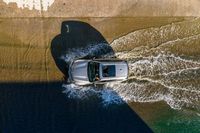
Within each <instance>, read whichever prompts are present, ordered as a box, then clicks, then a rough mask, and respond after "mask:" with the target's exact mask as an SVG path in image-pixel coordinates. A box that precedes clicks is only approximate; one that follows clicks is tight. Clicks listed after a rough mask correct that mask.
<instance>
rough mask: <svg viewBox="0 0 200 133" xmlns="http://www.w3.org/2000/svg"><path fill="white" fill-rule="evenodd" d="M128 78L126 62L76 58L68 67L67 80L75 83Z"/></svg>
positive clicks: (86, 83)
mask: <svg viewBox="0 0 200 133" xmlns="http://www.w3.org/2000/svg"><path fill="white" fill-rule="evenodd" d="M127 78H128V64H127V62H126V61H123V60H117V59H90V60H87V59H77V60H74V61H73V62H72V63H71V65H70V67H69V81H70V82H72V83H75V84H77V85H90V84H104V83H107V82H112V81H124V80H126V79H127Z"/></svg>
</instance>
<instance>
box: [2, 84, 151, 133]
mask: <svg viewBox="0 0 200 133" xmlns="http://www.w3.org/2000/svg"><path fill="white" fill-rule="evenodd" d="M62 84H63V82H43V83H31V82H30V83H0V113H1V114H0V132H2V133H150V132H151V130H150V129H149V128H148V127H147V126H146V124H145V123H144V122H143V121H142V120H141V119H140V118H139V117H138V116H137V114H136V113H135V112H134V111H133V110H132V109H131V108H130V107H129V106H128V105H127V104H121V105H117V104H112V105H109V106H107V107H106V108H105V107H103V106H102V104H101V101H102V99H101V98H99V97H97V96H95V95H94V96H91V97H89V98H88V99H85V100H76V99H70V98H68V97H67V96H66V94H64V93H62Z"/></svg>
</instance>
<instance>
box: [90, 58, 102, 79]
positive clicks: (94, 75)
mask: <svg viewBox="0 0 200 133" xmlns="http://www.w3.org/2000/svg"><path fill="white" fill-rule="evenodd" d="M88 78H89V81H90V82H94V81H98V80H99V79H100V78H99V63H97V62H93V61H90V62H89V63H88Z"/></svg>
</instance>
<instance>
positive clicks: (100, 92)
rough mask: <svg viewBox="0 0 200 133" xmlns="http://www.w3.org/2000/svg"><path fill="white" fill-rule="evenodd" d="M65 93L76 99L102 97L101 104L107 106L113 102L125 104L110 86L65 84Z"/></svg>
mask: <svg viewBox="0 0 200 133" xmlns="http://www.w3.org/2000/svg"><path fill="white" fill-rule="evenodd" d="M63 88H64V91H63V93H65V94H66V96H67V97H68V98H70V99H76V100H86V99H90V98H92V97H97V98H98V99H101V101H102V102H101V104H102V105H103V106H104V107H107V106H109V105H112V104H118V105H121V104H124V101H123V100H122V99H121V97H119V95H118V94H117V93H116V92H115V91H113V90H112V89H111V88H109V87H105V86H104V87H103V88H96V87H94V86H88V87H85V86H84V87H83V86H78V85H75V84H64V85H63Z"/></svg>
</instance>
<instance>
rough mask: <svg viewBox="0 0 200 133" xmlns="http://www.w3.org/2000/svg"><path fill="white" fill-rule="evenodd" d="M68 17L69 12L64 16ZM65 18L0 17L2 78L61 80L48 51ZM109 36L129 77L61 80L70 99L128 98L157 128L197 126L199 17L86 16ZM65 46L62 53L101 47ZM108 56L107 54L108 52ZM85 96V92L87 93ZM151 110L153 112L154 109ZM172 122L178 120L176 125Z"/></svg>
mask: <svg viewBox="0 0 200 133" xmlns="http://www.w3.org/2000/svg"><path fill="white" fill-rule="evenodd" d="M68 19H70V18H68ZM64 20H67V19H65V18H60V19H58V18H56V19H54V18H49V19H37V18H31V19H30V18H29V19H26V18H23V19H17V18H16V19H0V27H1V28H0V65H1V66H0V74H1V76H0V81H1V82H3V83H5V82H6V83H9V82H44V81H62V80H63V76H64V75H63V74H62V73H61V72H60V71H59V69H58V68H57V67H56V64H55V62H54V59H53V57H52V55H51V52H50V45H51V41H52V39H53V38H54V37H55V36H56V35H58V34H60V29H61V27H60V26H61V23H62V21H64ZM77 20H81V21H85V22H88V23H89V24H91V25H92V26H94V27H95V28H96V29H98V30H99V31H100V32H101V33H102V34H103V35H104V36H105V38H106V39H107V40H108V41H109V42H110V46H111V47H112V48H113V49H114V51H115V56H117V58H120V59H126V60H128V63H129V77H130V78H129V79H128V81H126V82H123V83H120V84H107V85H106V86H104V87H103V88H101V89H98V90H96V89H95V88H94V87H86V88H80V87H78V86H75V85H66V84H63V88H64V89H65V90H64V91H60V92H61V93H64V94H66V95H67V97H69V98H72V99H82V98H83V99H88V98H89V97H91V95H94V94H95V95H97V96H98V97H100V98H101V99H103V101H102V103H103V105H109V104H110V103H114V104H119V105H120V104H123V101H126V102H127V103H129V104H130V107H132V108H133V109H134V110H135V111H136V112H137V113H138V114H140V116H141V118H143V119H144V120H145V121H146V122H147V124H148V125H150V126H151V128H152V129H153V130H154V131H155V132H161V131H163V132H164V130H165V131H166V132H169V131H170V132H175V131H176V130H180V128H181V131H186V130H187V128H188V127H193V128H194V131H197V130H198V129H197V127H198V125H199V119H200V118H199V110H200V107H199V105H200V96H199V93H200V90H199V88H200V85H199V81H200V78H199V76H200V45H199V40H200V36H199V34H200V26H199V25H200V19H198V18H183V17H179V18H167V17H162V18H161V17H154V18H94V19H91V18H84V19H78V18H77ZM101 46H102V44H99V45H95V47H93V46H91V47H92V48H91V47H90V48H91V49H92V50H91V51H88V49H87V48H86V49H76V50H74V51H66V54H63V56H61V58H62V59H63V60H64V61H66V62H68V61H69V60H70V59H73V58H75V57H77V56H78V57H79V56H83V55H84V56H85V55H87V54H90V53H93V52H94V51H96V50H97V51H99V50H101V49H102V48H101ZM106 56H110V55H109V54H108V55H106ZM87 96H88V97H87ZM154 112H156V113H155V114H154ZM186 121H187V122H188V123H187V122H186ZM174 125H176V126H174Z"/></svg>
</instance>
